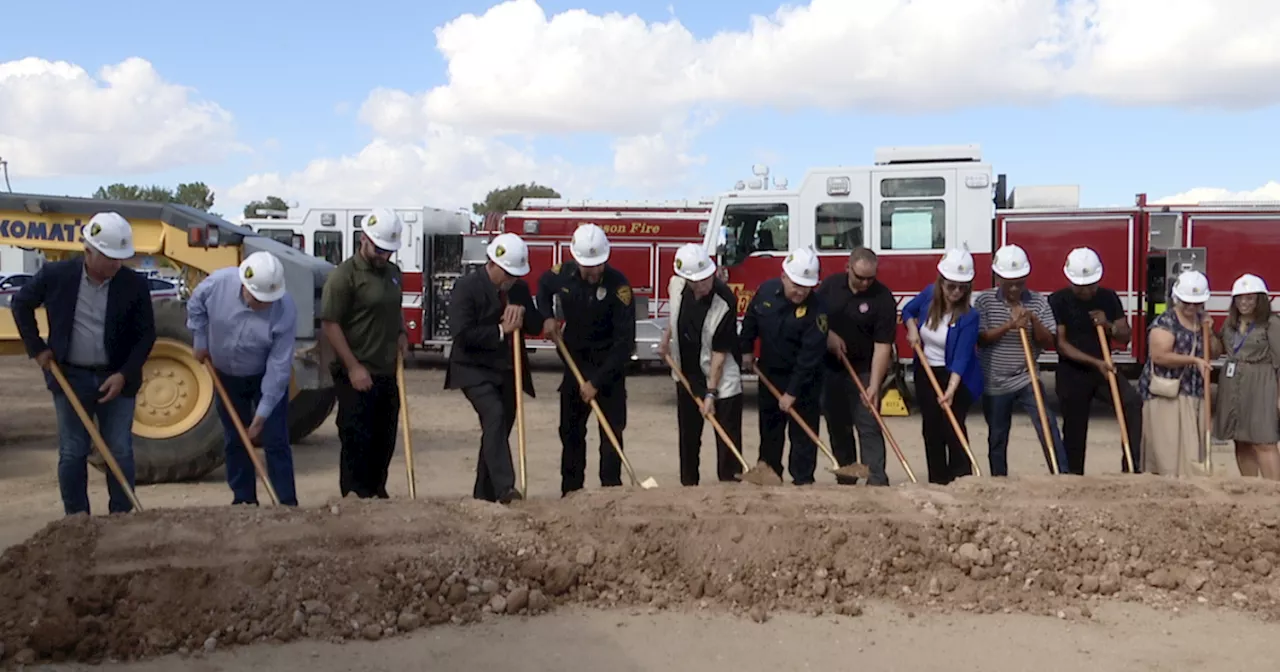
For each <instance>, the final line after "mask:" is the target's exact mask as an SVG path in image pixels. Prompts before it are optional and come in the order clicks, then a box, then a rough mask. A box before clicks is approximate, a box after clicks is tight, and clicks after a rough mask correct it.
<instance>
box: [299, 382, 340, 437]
mask: <svg viewBox="0 0 1280 672" xmlns="http://www.w3.org/2000/svg"><path fill="white" fill-rule="evenodd" d="M337 403H338V390H337V388H334V387H326V388H324V389H320V390H298V396H296V397H294V398H293V399H291V400H290V401H289V442H290V443H298V442H299V441H301V440H303V439H305V438H306V437H308V436H310V435H311V433H312V432H314V431H316V430H317V429H320V427H321V426H322V425H324V421H325V420H328V419H329V415H330V414H331V413H333V407H334V406H336V405H337Z"/></svg>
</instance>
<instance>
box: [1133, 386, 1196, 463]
mask: <svg viewBox="0 0 1280 672" xmlns="http://www.w3.org/2000/svg"><path fill="white" fill-rule="evenodd" d="M1201 403H1203V400H1202V399H1198V398H1196V397H1189V396H1186V395H1183V394H1179V395H1178V396H1177V397H1176V398H1173V399H1169V398H1167V397H1153V398H1151V399H1149V400H1147V401H1145V402H1143V404H1142V470H1143V471H1145V472H1147V473H1150V474H1160V475H1164V476H1177V477H1179V478H1182V477H1187V476H1204V475H1205V470H1204V460H1205V457H1207V455H1208V453H1207V452H1206V451H1208V449H1209V448H1210V447H1211V446H1206V445H1205V443H1204V439H1205V436H1204V434H1205V426H1204V418H1203V414H1202V412H1201V406H1200V404H1201Z"/></svg>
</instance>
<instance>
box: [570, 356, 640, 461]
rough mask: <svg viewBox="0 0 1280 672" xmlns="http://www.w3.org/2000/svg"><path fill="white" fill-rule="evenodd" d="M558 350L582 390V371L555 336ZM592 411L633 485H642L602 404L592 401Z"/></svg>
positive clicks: (584, 381) (584, 380)
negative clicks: (601, 407) (605, 414)
mask: <svg viewBox="0 0 1280 672" xmlns="http://www.w3.org/2000/svg"><path fill="white" fill-rule="evenodd" d="M555 342H556V348H557V349H558V350H560V355H561V356H562V357H564V363H565V364H566V365H568V367H569V370H570V371H572V372H573V377H574V379H575V380H577V381H578V388H579V389H581V388H582V386H583V385H585V384H586V383H587V380H586V379H585V378H583V377H582V371H580V370H579V369H578V364H577V362H574V361H573V355H570V354H569V348H568V347H566V346H565V344H564V341H563V340H561V339H560V337H559V336H558V335H557V336H555ZM591 410H592V411H595V414H596V420H599V421H600V426H601V427H603V428H604V433H605V436H608V437H609V443H612V444H613V449H614V450H615V451H617V452H618V457H619V458H620V459H621V460H622V466H624V467H626V468H627V476H628V477H630V478H631V485H640V480H639V479H637V478H636V472H635V470H633V469H632V468H631V461H630V460H628V459H627V454H626V453H624V452H622V444H621V443H620V442H619V441H618V436H617V435H616V434H614V433H613V426H612V425H610V424H609V419H608V418H606V417H605V416H604V411H602V410H600V404H599V403H598V402H596V400H595V399H592V400H591Z"/></svg>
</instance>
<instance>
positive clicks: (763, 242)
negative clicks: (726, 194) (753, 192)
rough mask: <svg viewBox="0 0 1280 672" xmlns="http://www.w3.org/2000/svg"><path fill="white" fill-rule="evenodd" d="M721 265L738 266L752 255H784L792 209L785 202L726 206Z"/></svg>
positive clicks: (722, 222)
mask: <svg viewBox="0 0 1280 672" xmlns="http://www.w3.org/2000/svg"><path fill="white" fill-rule="evenodd" d="M720 224H721V225H722V226H723V227H724V230H725V249H724V263H725V265H726V266H733V265H735V264H739V263H741V262H742V260H743V259H746V258H747V255H749V254H751V253H752V252H786V251H787V236H788V233H789V229H790V224H791V210H790V209H789V208H788V207H787V204H785V203H734V204H731V205H727V206H725V209H724V219H723V220H721V222H720Z"/></svg>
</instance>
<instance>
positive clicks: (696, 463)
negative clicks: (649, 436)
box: [676, 381, 742, 485]
mask: <svg viewBox="0 0 1280 672" xmlns="http://www.w3.org/2000/svg"><path fill="white" fill-rule="evenodd" d="M690 383H691V385H692V386H693V391H694V393H695V394H705V390H702V389H699V388H698V387H697V384H696V383H695V382H694V381H690ZM676 387H677V389H676V399H677V401H676V422H677V423H679V425H680V427H679V433H680V484H681V485H697V484H698V482H699V481H700V480H701V474H700V466H701V464H702V429H703V426H704V425H705V424H706V422H705V421H704V420H703V417H702V410H701V408H700V407H701V405H702V404H701V403H699V402H698V401H696V400H694V399H693V398H692V397H690V396H689V393H688V392H687V391H685V389H684V386H683V385H676ZM715 418H716V421H717V422H719V423H720V426H721V427H724V432H725V434H728V435H729V439H730V440H732V441H733V445H734V446H736V447H737V448H738V450H739V451H741V450H742V395H741V394H736V395H734V396H732V397H729V398H728V399H717V400H716V415H715ZM741 473H742V463H740V462H738V458H736V457H734V456H733V451H731V450H729V446H728V445H727V444H725V442H724V439H721V438H720V434H719V433H718V432H717V433H716V476H717V477H719V479H720V480H721V481H736V480H738V478H737V477H738V475H740V474H741Z"/></svg>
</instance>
